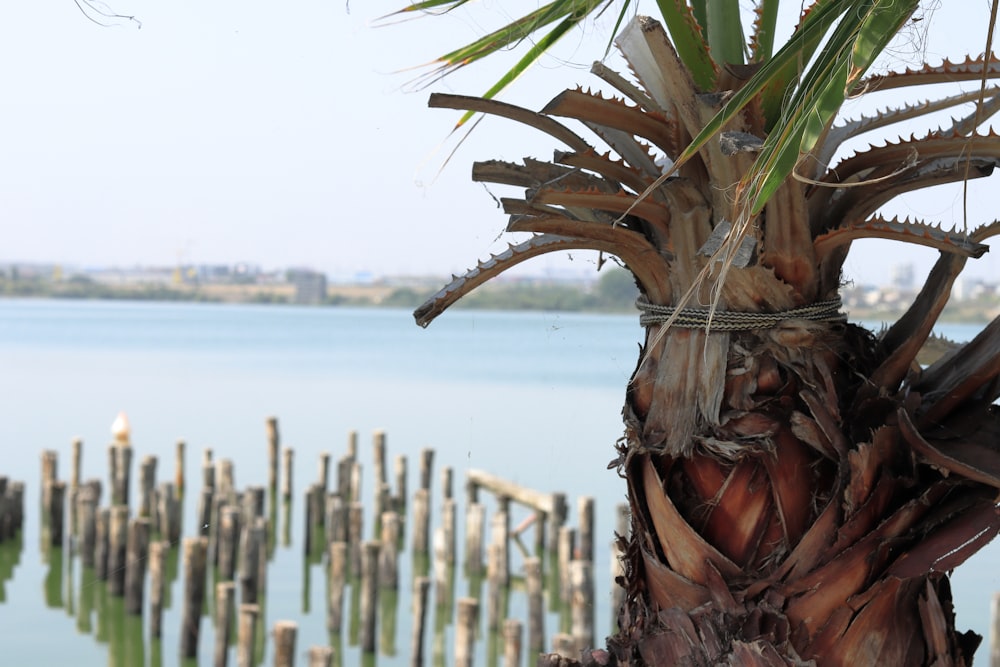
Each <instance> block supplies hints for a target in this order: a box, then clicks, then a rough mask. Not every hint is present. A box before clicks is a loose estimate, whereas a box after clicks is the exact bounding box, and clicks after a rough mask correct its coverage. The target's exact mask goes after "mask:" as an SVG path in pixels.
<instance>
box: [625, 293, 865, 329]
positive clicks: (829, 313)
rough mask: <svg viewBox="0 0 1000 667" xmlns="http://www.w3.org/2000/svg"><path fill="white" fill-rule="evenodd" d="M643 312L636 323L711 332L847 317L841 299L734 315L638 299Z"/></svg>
mask: <svg viewBox="0 0 1000 667" xmlns="http://www.w3.org/2000/svg"><path fill="white" fill-rule="evenodd" d="M635 305H636V308H638V309H639V310H640V311H642V314H641V315H639V324H640V325H642V326H644V327H648V326H650V325H651V324H663V323H664V322H667V321H669V320H670V319H671V318H673V321H672V322H671V323H670V325H671V326H675V327H681V328H684V329H709V330H710V331H750V330H751V329H772V328H774V327H776V326H778V324H780V323H781V322H783V321H785V320H792V319H796V320H811V321H813V322H843V321H845V320H846V317H845V316H844V315H843V314H842V313H841V312H840V306H841V302H840V299H831V300H829V301H820V302H818V303H814V304H812V305H811V306H802V307H801V308H792V309H791V310H783V311H781V312H779V313H733V312H728V311H721V310H717V311H715V312H712V311H711V310H710V309H708V308H683V309H681V310H679V311H678V310H677V308H675V307H674V306H658V305H656V304H653V303H650V302H649V301H648V300H647V299H646V297H644V296H640V297H639V298H638V299H636V302H635Z"/></svg>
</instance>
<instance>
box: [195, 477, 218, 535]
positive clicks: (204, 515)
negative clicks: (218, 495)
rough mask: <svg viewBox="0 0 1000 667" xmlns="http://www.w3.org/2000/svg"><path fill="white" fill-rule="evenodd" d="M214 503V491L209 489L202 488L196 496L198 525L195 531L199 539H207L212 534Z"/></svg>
mask: <svg viewBox="0 0 1000 667" xmlns="http://www.w3.org/2000/svg"><path fill="white" fill-rule="evenodd" d="M214 503H215V491H214V490H213V489H211V488H209V487H204V488H202V490H201V493H200V494H199V496H198V523H197V524H196V531H195V533H196V534H197V535H200V536H201V537H209V536H210V535H211V533H212V531H211V528H212V505H213V504H214ZM209 542H211V540H209Z"/></svg>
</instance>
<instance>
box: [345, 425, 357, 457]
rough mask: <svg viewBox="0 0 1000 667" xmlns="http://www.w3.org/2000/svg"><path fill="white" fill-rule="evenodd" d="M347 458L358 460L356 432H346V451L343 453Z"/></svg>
mask: <svg viewBox="0 0 1000 667" xmlns="http://www.w3.org/2000/svg"><path fill="white" fill-rule="evenodd" d="M345 455H346V456H347V458H350V459H356V458H358V432H357V431H348V432H347V451H346V452H345Z"/></svg>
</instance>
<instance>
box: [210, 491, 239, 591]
mask: <svg viewBox="0 0 1000 667" xmlns="http://www.w3.org/2000/svg"><path fill="white" fill-rule="evenodd" d="M221 516H222V518H221V519H220V522H219V531H218V542H217V547H216V553H217V554H218V567H219V579H220V580H222V581H230V580H232V578H233V575H234V574H235V570H236V547H237V544H238V542H239V539H240V511H239V510H238V509H236V508H235V507H229V506H225V507H223V508H222V511H221Z"/></svg>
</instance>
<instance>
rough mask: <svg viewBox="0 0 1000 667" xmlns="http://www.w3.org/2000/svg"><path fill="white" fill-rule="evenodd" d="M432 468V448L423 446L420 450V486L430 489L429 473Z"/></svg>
mask: <svg viewBox="0 0 1000 667" xmlns="http://www.w3.org/2000/svg"><path fill="white" fill-rule="evenodd" d="M433 469H434V450H433V449H431V448H429V447H425V448H424V449H421V450H420V488H421V489H427V490H428V491H430V490H431V474H432V472H433Z"/></svg>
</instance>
